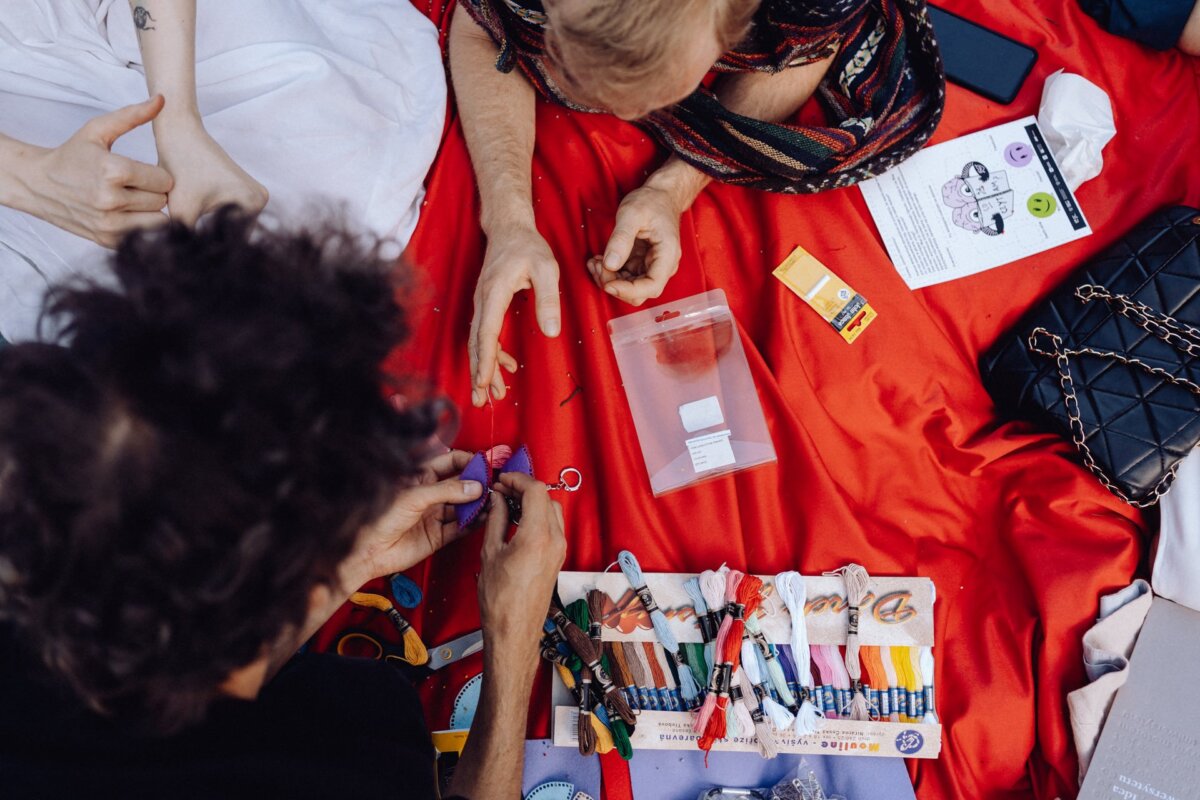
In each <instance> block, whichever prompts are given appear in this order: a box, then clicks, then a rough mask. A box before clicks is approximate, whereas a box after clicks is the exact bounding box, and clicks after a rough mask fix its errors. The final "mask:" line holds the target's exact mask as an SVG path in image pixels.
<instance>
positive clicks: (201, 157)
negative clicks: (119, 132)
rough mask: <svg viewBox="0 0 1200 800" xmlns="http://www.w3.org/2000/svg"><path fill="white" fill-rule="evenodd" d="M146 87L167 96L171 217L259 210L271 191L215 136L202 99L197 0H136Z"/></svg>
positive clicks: (163, 160) (163, 159) (165, 146)
mask: <svg viewBox="0 0 1200 800" xmlns="http://www.w3.org/2000/svg"><path fill="white" fill-rule="evenodd" d="M130 7H131V8H132V10H133V24H134V26H135V27H136V28H137V31H138V43H139V44H140V45H141V49H142V61H143V63H144V64H145V68H146V86H147V87H148V88H149V90H150V94H151V95H155V94H161V95H162V96H163V98H164V99H165V101H166V102H165V104H164V106H163V110H162V113H161V114H159V116H158V118H157V119H156V120H155V121H154V138H155V141H156V142H157V144H158V159H159V163H160V164H161V165H162V166H163V167H165V168H166V170H167V171H168V172H170V173H171V175H172V176H173V177H174V179H175V187H174V189H173V190H172V191H171V193H170V194H169V195H168V197H167V205H168V207H169V209H170V213H171V216H172V217H173V218H175V219H181V220H183V221H184V222H187V223H194V222H195V221H196V220H197V219H198V218H199V217H201V216H202V215H204V214H206V213H208V212H209V211H214V210H216V209H217V208H219V207H220V206H222V205H225V204H227V203H233V204H235V205H239V206H241V207H242V208H244V209H246V210H247V211H249V212H251V213H257V212H259V211H261V210H262V209H263V207H264V206H265V205H266V203H267V190H266V189H265V188H264V187H263V186H262V185H261V184H260V183H259V182H258V181H256V180H254V178H252V177H250V176H249V175H248V174H246V172H245V171H244V170H243V169H242V168H241V167H240V166H238V165H237V163H236V162H234V160H233V159H232V158H230V157H229V155H228V154H227V153H226V152H225V150H224V149H223V148H222V147H221V146H220V145H219V144H217V143H216V141H214V140H213V138H212V137H211V136H210V135H209V133H208V131H206V130H205V128H204V123H203V122H202V120H201V117H200V107H199V103H198V102H197V99H196V0H130Z"/></svg>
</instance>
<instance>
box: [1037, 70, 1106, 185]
mask: <svg viewBox="0 0 1200 800" xmlns="http://www.w3.org/2000/svg"><path fill="white" fill-rule="evenodd" d="M1037 120H1038V126H1039V127H1040V128H1041V129H1042V134H1043V135H1045V137H1046V144H1048V145H1050V151H1051V152H1052V153H1054V160H1055V161H1057V162H1058V166H1059V169H1061V170H1062V173H1063V178H1064V179H1065V180H1066V182H1067V186H1069V187H1071V191H1073V192H1074V191H1076V190H1078V189H1079V187H1080V186H1082V185H1083V183H1084V181H1088V180H1091V179H1092V178H1094V177H1096V176H1097V175H1099V174H1100V170H1101V169H1103V167H1104V156H1103V154H1102V152H1101V151H1103V150H1104V145H1106V144H1108V143H1109V141H1110V140H1111V139H1112V138H1113V137H1114V136H1116V135H1117V126H1116V123H1115V122H1114V121H1113V111H1112V101H1111V100H1110V99H1109V97H1108V93H1107V92H1105V91H1104V90H1103V89H1101V88H1100V87H1099V86H1097V85H1096V84H1094V83H1092V82H1091V81H1089V80H1088V79H1087V78H1085V77H1083V76H1082V75H1075V74H1073V73H1070V72H1064V71H1063V70H1061V69H1060V70H1059V71H1058V72H1055V73H1054V74H1053V75H1051V76H1050V77H1048V78H1046V85H1045V87H1044V88H1043V89H1042V104H1041V106H1040V107H1039V108H1038V115H1037Z"/></svg>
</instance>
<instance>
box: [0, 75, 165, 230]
mask: <svg viewBox="0 0 1200 800" xmlns="http://www.w3.org/2000/svg"><path fill="white" fill-rule="evenodd" d="M161 109H162V98H161V97H154V98H151V99H150V100H147V101H146V102H144V103H138V104H137V105H132V106H127V107H125V108H119V109H117V110H116V111H112V112H109V113H108V114H101V115H100V116H98V117H96V118H94V119H92V120H89V121H88V122H87V123H86V124H84V126H83V127H82V128H80V129H79V130H78V131H77V132H76V133H75V135H74V136H72V137H71V138H70V139H68V140H67V141H66V142H64V143H63V144H61V145H59V146H57V147H38V146H35V145H31V144H27V143H25V142H21V141H18V140H16V139H13V138H11V137H8V136H4V135H3V134H0V205H4V206H8V207H9V208H14V209H16V210H18V211H23V212H25V213H26V214H31V215H33V216H35V217H38V218H39V219H43V220H45V221H46V222H49V223H50V224H52V225H56V226H58V227H60V228H62V229H63V230H66V231H70V232H71V233H74V234H76V235H77V236H82V237H84V238H86V239H91V240H92V241H94V242H96V243H98V244H101V245H104V246H105V247H115V246H116V244H117V242H118V241H120V239H121V237H122V236H124V235H125V234H126V233H127V232H129V231H131V230H134V229H136V228H146V227H152V226H156V225H162V224H163V223H165V222H166V221H167V218H166V216H165V215H164V214H163V213H162V208H163V206H165V205H166V203H167V192H168V191H170V189H171V187H172V181H171V176H170V175H169V174H168V173H167V172H166V170H163V169H161V168H159V167H155V166H151V165H150V164H143V163H142V162H140V161H134V160H133V159H129V158H125V157H124V156H119V155H115V154H113V153H112V152H111V150H112V146H113V143H114V142H115V141H116V140H117V139H119V138H120V137H121V136H123V135H125V134H126V133H128V132H129V131H131V130H133V129H134V128H137V127H139V126H141V125H145V124H146V123H147V122H149V121H150V120H152V119H154V117H155V116H156V115H157V114H158V113H159V111H160V110H161Z"/></svg>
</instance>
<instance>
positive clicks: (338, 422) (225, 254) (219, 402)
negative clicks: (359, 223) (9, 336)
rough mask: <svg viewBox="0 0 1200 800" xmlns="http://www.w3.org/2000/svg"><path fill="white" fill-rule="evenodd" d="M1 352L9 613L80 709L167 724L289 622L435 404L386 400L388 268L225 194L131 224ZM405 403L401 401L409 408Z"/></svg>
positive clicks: (172, 727) (183, 722) (416, 446)
mask: <svg viewBox="0 0 1200 800" xmlns="http://www.w3.org/2000/svg"><path fill="white" fill-rule="evenodd" d="M112 265H113V273H114V275H115V278H116V280H115V284H114V283H112V282H110V284H109V285H108V286H101V285H98V284H76V285H72V286H68V287H62V288H59V289H57V290H55V291H54V292H52V293H51V295H50V296H49V298H48V300H47V305H46V315H47V317H46V318H47V319H49V320H53V321H56V322H58V323H59V324H60V331H61V332H60V333H59V335H58V336H57V339H56V340H55V341H54V342H53V343H28V344H18V345H11V346H9V347H6V348H4V349H2V350H0V616H2V617H3V618H5V619H7V620H9V621H10V622H11V624H12V625H13V627H14V629H15V631H16V633H17V635H18V636H19V638H20V639H21V640H23V641H24V642H26V643H27V644H28V645H29V646H30V647H31V649H32V650H33V651H34V652H36V653H37V654H38V656H40V658H41V659H42V660H43V661H44V662H45V665H46V666H47V667H48V668H49V670H50V672H51V674H52V675H54V676H57V677H58V678H61V679H62V680H63V681H65V682H66V683H67V684H68V685H69V686H70V687H71V688H72V689H73V690H74V692H75V693H76V694H78V696H79V697H80V698H82V700H83V701H84V702H86V703H87V704H88V705H89V706H90V707H92V708H94V709H96V710H98V711H100V712H102V713H106V714H109V715H112V716H115V717H119V718H123V719H124V718H128V719H130V720H134V721H136V722H137V723H138V726H139V727H142V728H145V729H147V730H150V731H153V732H157V733H169V732H173V731H177V730H179V729H181V728H183V727H186V726H188V725H190V724H193V723H195V722H198V721H199V720H201V719H202V718H203V717H204V714H205V711H206V709H207V708H208V707H209V705H210V704H211V702H212V701H213V700H214V699H215V698H216V697H217V695H218V687H219V686H220V684H221V683H222V682H223V681H225V680H226V678H227V677H228V676H229V674H230V673H231V672H232V671H233V670H236V669H237V668H239V667H242V666H245V665H247V664H249V663H251V662H252V661H254V660H256V659H258V658H259V657H261V656H262V655H263V653H264V647H266V646H269V645H270V644H271V643H274V642H276V641H277V640H278V639H279V637H280V636H281V635H282V633H283V632H284V631H285V630H288V629H289V626H299V625H300V624H302V622H303V620H304V618H305V616H306V612H307V609H308V604H309V597H310V593H311V591H312V590H313V589H314V588H315V587H317V586H318V585H320V584H326V585H332V584H333V582H334V581H335V579H336V572H337V569H338V566H339V565H340V564H341V563H342V562H343V561H344V560H345V558H346V557H347V556H348V554H349V553H350V551H351V549H352V547H353V545H354V543H355V539H356V537H357V535H358V533H359V531H360V530H361V529H362V527H363V526H364V525H366V524H368V523H370V522H372V521H373V520H375V519H377V518H378V517H379V516H380V515H381V514H382V513H383V511H384V510H385V509H386V508H387V506H388V505H389V503H390V501H391V500H392V498H394V496H395V494H396V491H397V488H398V486H399V485H401V484H402V483H403V482H404V481H405V480H406V479H407V478H409V477H411V476H412V475H414V474H415V473H416V472H417V470H418V467H419V464H420V462H421V461H422V460H423V459H424V457H425V456H427V455H428V454H429V444H430V441H431V437H432V436H433V435H434V434H435V432H436V430H437V427H438V424H439V421H443V422H444V418H443V415H444V414H445V413H446V406H445V405H443V404H441V403H439V402H437V401H431V400H429V399H427V398H424V397H421V398H414V399H412V400H410V401H409V402H405V403H394V402H392V400H394V399H395V398H390V397H389V391H388V390H387V389H385V385H386V379H385V376H384V375H383V374H382V373H381V362H382V361H383V360H384V358H385V356H386V355H387V354H388V353H389V351H391V350H392V348H393V347H395V346H396V345H397V344H398V343H400V342H401V341H402V340H403V339H404V338H405V336H406V334H407V330H406V327H405V323H404V317H403V314H402V311H401V309H400V307H399V306H398V305H397V301H396V299H395V296H396V289H397V281H398V278H397V273H398V271H397V268H396V265H395V263H394V262H390V261H388V260H386V259H384V258H382V257H381V255H380V245H379V243H378V242H374V241H372V242H364V241H363V239H362V237H359V236H355V235H352V234H350V233H348V232H346V230H345V229H344V228H339V227H338V226H332V227H329V228H326V229H322V230H311V231H307V232H288V231H268V230H265V229H264V228H263V227H262V226H260V225H258V224H256V223H254V222H252V221H251V220H249V219H247V218H245V217H244V216H241V215H239V214H238V213H236V212H235V211H233V210H230V209H226V210H223V211H222V212H220V213H218V214H217V215H215V217H214V218H212V219H211V220H210V222H209V223H208V224H206V225H204V226H202V227H201V228H200V229H199V230H191V229H188V228H186V227H184V226H182V225H177V224H172V225H171V226H169V227H167V228H165V229H162V230H159V231H156V232H146V233H138V234H135V235H131V236H130V237H128V238H127V239H125V241H124V242H123V243H122V244H121V246H120V247H119V249H118V250H117V252H116V254H115V256H114V258H113V261H112ZM400 408H402V409H403V410H398V409H400Z"/></svg>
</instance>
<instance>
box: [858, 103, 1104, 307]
mask: <svg viewBox="0 0 1200 800" xmlns="http://www.w3.org/2000/svg"><path fill="white" fill-rule="evenodd" d="M859 187H860V188H861V189H862V193H863V197H865V198H866V201H867V208H869V209H870V211H871V216H872V217H873V218H874V219H875V225H876V226H877V227H878V228H879V233H880V235H881V236H882V237H883V243H884V246H885V247H887V251H888V255H889V256H890V257H891V259H892V263H893V264H895V265H896V269H897V270H898V271H899V272H900V275H901V277H903V278H904V280H905V282H906V283H907V284H908V286H909V288H910V289H920V288H922V287H925V286H932V285H933V284H936V283H942V282H943V281H948V280H953V279H955V278H962V277H965V276H967V275H974V274H975V273H977V272H983V271H984V270H987V269H991V268H992V267H998V266H1000V265H1001V264H1007V263H1009V262H1011V261H1016V260H1017V259H1020V258H1025V257H1026V256H1031V255H1033V254H1035V253H1040V252H1043V251H1045V250H1049V249H1050V248H1052V247H1057V246H1058V245H1060V244H1065V243H1066V242H1070V241H1073V240H1075V239H1080V238H1082V237H1084V236H1087V235H1089V234H1090V233H1091V232H1092V230H1091V228H1090V227H1089V226H1088V223H1087V220H1086V219H1085V218H1084V216H1083V211H1082V210H1081V209H1080V208H1079V204H1078V203H1077V202H1076V201H1075V196H1074V195H1073V194H1072V193H1071V190H1070V189H1069V188H1068V187H1067V184H1066V181H1065V180H1064V179H1063V176H1062V173H1061V172H1059V169H1058V165H1057V164H1056V163H1055V161H1054V155H1053V154H1052V153H1051V152H1050V148H1049V146H1048V145H1047V144H1046V141H1045V139H1044V138H1043V137H1042V133H1041V131H1040V130H1039V129H1038V126H1037V120H1036V119H1035V118H1034V117H1026V118H1024V119H1019V120H1016V121H1014V122H1007V123H1005V124H1003V125H998V126H996V127H994V128H988V129H987V130H983V131H978V132H976V133H972V134H968V135H966V136H962V137H959V138H958V139H952V140H951V141H948V142H942V143H941V144H937V145H934V146H933V147H929V148H926V149H924V150H921V151H920V152H918V153H917V154H916V155H914V156H913V157H912V158H910V159H909V160H908V161H905V162H904V163H902V164H900V165H899V166H897V167H895V168H893V169H891V170H889V171H888V172H885V173H884V174H883V175H880V176H879V177H877V178H872V179H871V180H868V181H863V182H862V183H860V184H859Z"/></svg>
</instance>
